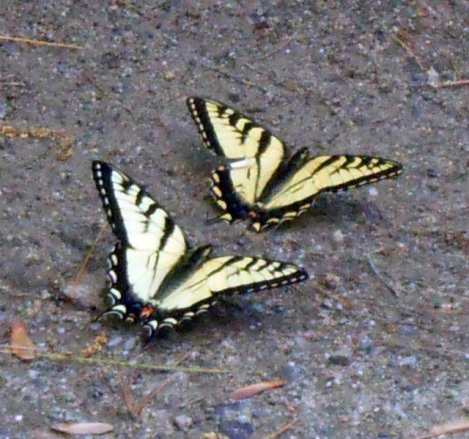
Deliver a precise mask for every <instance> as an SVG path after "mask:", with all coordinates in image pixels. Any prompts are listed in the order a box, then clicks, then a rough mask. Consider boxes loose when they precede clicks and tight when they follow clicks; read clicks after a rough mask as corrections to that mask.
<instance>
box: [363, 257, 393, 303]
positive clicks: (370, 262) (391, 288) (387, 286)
mask: <svg viewBox="0 0 469 439" xmlns="http://www.w3.org/2000/svg"><path fill="white" fill-rule="evenodd" d="M367 257H368V263H369V264H370V267H371V269H372V271H373V273H374V274H375V275H376V277H377V278H378V279H379V280H380V281H381V283H382V284H383V285H384V286H385V287H386V288H387V289H388V290H389V291H391V293H392V294H394V296H396V297H399V293H398V292H397V291H396V290H395V289H394V288H393V287H392V286H391V285H389V284H388V283H387V282H386V281H385V280H384V279H383V278H382V276H381V275H380V274H379V271H378V270H377V269H376V267H375V264H374V263H373V261H372V260H371V256H370V254H369V253H368V255H367Z"/></svg>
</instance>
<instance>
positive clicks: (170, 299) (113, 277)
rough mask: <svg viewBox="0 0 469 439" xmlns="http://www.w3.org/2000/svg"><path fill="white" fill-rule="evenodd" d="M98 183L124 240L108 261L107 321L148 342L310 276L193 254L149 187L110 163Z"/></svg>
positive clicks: (203, 251)
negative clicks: (231, 302)
mask: <svg viewBox="0 0 469 439" xmlns="http://www.w3.org/2000/svg"><path fill="white" fill-rule="evenodd" d="M92 169H93V176H94V180H95V183H96V187H97V189H98V192H99V196H100V197H101V201H102V204H103V207H104V210H105V212H106V215H107V219H108V221H109V223H110V224H111V228H112V231H113V232H114V234H115V236H116V238H117V244H116V246H115V248H114V250H113V251H112V253H111V254H110V255H109V257H108V260H109V269H108V272H107V277H108V288H107V298H108V301H109V303H110V306H109V309H108V310H107V311H106V312H105V314H114V315H117V316H118V317H120V318H121V319H125V320H129V321H135V322H137V323H140V324H141V325H142V326H143V327H144V328H145V329H146V330H147V333H148V336H149V337H150V336H152V335H153V334H156V333H158V332H159V331H160V330H161V329H162V328H167V327H172V326H177V325H179V324H180V323H181V322H184V321H186V320H190V319H192V318H193V317H194V316H196V315H198V314H200V313H202V312H205V311H206V310H207V309H208V308H209V307H210V306H211V305H212V304H213V303H214V302H215V301H216V300H217V299H218V298H220V296H227V295H231V294H235V293H250V292H256V291H261V290H265V289H269V288H277V287H282V286H286V285H291V284H294V283H297V282H303V281H305V280H307V279H308V273H307V272H306V271H305V270H304V269H303V268H300V267H297V266H296V265H294V264H290V263H287V262H281V261H276V260H272V259H265V258H261V257H256V256H218V257H210V254H211V252H212V247H211V246H210V245H205V246H202V247H199V248H198V249H196V250H192V251H190V250H189V248H188V244H187V242H186V238H185V237H184V234H183V232H182V230H181V229H180V227H179V226H178V225H177V224H176V223H175V222H174V221H173V220H172V219H171V218H170V217H169V215H168V213H167V212H166V211H165V210H164V209H163V208H162V207H161V206H160V205H159V204H158V203H157V202H156V201H155V200H154V199H153V198H152V197H151V195H150V194H149V193H148V191H147V190H146V189H145V187H143V186H141V185H140V184H138V183H137V182H136V181H134V180H133V179H132V178H131V177H129V176H128V175H127V174H124V173H123V172H121V171H119V170H118V169H116V168H114V167H113V166H111V165H110V164H108V163H105V162H100V161H95V162H93V166H92Z"/></svg>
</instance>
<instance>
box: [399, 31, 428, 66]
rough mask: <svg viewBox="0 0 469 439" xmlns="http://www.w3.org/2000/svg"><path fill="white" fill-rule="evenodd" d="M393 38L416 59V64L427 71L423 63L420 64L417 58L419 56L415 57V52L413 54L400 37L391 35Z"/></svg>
mask: <svg viewBox="0 0 469 439" xmlns="http://www.w3.org/2000/svg"><path fill="white" fill-rule="evenodd" d="M391 38H392V39H393V40H394V41H395V42H396V43H398V44H400V45H401V46H402V47H403V48H404V49H405V50H406V51H407V53H408V54H409V55H410V56H411V57H412V58H414V59H415V62H416V63H417V64H418V65H419V67H420V68H421V69H422V70H423V71H425V68H424V67H423V65H422V63H421V62H420V60H419V59H418V58H417V55H415V53H414V52H412V49H411V48H410V47H409V46H408V45H407V44H406V43H404V41H402V40H401V39H400V38H399V37H398V36H396V35H394V34H391Z"/></svg>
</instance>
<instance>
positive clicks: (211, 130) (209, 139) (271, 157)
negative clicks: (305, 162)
mask: <svg viewBox="0 0 469 439" xmlns="http://www.w3.org/2000/svg"><path fill="white" fill-rule="evenodd" d="M187 106H188V108H189V111H190V113H191V116H192V119H193V120H194V122H195V124H196V125H197V129H198V131H199V133H200V135H201V136H202V139H203V140H204V142H205V144H206V146H207V148H209V149H210V150H211V151H213V152H214V153H215V154H217V155H219V156H221V157H226V158H228V159H230V160H232V161H234V162H233V163H232V164H231V166H230V169H231V172H230V180H231V182H232V184H233V186H234V188H235V189H236V192H237V194H238V197H239V198H241V199H242V201H243V203H245V204H247V205H253V204H254V203H255V202H256V201H257V200H258V198H259V197H260V195H261V193H262V191H263V190H264V188H265V186H266V185H267V183H268V182H269V180H270V179H271V177H272V176H273V174H274V173H275V171H276V170H277V168H278V167H279V165H280V163H281V162H282V160H283V156H284V151H285V147H284V145H283V143H282V142H281V141H280V140H279V139H278V138H277V137H275V136H274V135H273V134H272V133H271V132H270V131H269V130H267V129H265V128H263V127H262V126H260V125H259V124H257V123H256V122H254V121H253V120H252V119H250V118H248V117H246V116H245V115H243V114H242V113H240V112H239V111H237V110H235V109H233V108H231V107H229V106H227V105H225V104H223V103H221V102H217V101H214V100H211V99H203V98H199V97H191V98H188V99H187ZM234 219H236V218H233V220H234Z"/></svg>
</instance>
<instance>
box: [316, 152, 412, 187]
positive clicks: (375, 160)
mask: <svg viewBox="0 0 469 439" xmlns="http://www.w3.org/2000/svg"><path fill="white" fill-rule="evenodd" d="M344 158H345V159H346V160H345V162H344V163H343V164H342V165H341V166H339V167H338V168H337V169H336V170H335V171H333V172H332V173H331V175H333V174H336V173H338V172H340V170H342V169H345V170H348V167H349V165H350V163H353V162H354V161H355V160H356V159H357V158H360V159H361V162H360V164H359V166H356V167H355V169H361V168H369V169H374V168H379V167H381V166H385V165H386V166H389V167H388V168H387V169H383V170H381V171H373V172H372V173H371V174H369V175H363V176H361V177H358V178H353V179H351V180H350V181H346V182H345V183H342V184H339V185H335V186H330V187H325V188H324V189H322V191H329V192H339V191H346V190H348V189H351V188H355V187H359V186H363V185H365V184H370V183H375V182H377V181H380V180H385V179H388V178H395V177H397V176H399V175H400V174H402V172H403V166H402V165H401V164H400V163H398V162H395V161H393V160H389V159H383V158H380V157H372V156H359V157H358V156H353V155H336V156H331V158H330V159H329V160H327V161H325V162H324V163H323V164H322V165H321V166H320V167H319V168H324V167H326V166H327V165H328V164H329V165H333V163H335V162H336V161H339V160H342V159H344ZM319 168H318V169H317V170H316V171H315V172H318V171H319V170H320V169H319Z"/></svg>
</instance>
